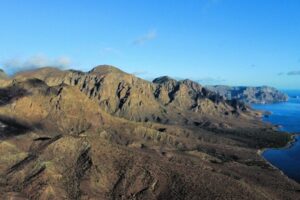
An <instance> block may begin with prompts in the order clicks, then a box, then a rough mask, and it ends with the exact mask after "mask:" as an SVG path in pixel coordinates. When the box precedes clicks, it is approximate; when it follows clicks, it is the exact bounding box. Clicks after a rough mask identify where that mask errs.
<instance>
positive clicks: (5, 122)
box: [0, 115, 41, 139]
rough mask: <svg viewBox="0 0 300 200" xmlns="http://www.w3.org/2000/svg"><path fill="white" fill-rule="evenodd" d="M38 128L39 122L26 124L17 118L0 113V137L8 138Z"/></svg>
mask: <svg viewBox="0 0 300 200" xmlns="http://www.w3.org/2000/svg"><path fill="white" fill-rule="evenodd" d="M39 128H41V125H40V124H34V125H27V124H25V123H22V122H20V121H18V120H17V119H14V118H11V117H6V116H3V115H0V139H8V138H11V137H14V136H18V135H22V134H25V133H27V132H29V131H32V130H34V129H39Z"/></svg>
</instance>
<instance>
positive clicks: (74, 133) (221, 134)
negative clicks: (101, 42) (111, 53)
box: [0, 66, 300, 200]
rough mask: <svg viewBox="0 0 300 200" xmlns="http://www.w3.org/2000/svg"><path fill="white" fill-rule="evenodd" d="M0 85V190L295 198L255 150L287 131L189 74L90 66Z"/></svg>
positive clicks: (5, 193) (290, 184) (17, 195)
mask: <svg viewBox="0 0 300 200" xmlns="http://www.w3.org/2000/svg"><path fill="white" fill-rule="evenodd" d="M0 85H1V88H0V122H1V123H0V139H1V141H0V197H1V199H251V200H253V199H299V196H300V185H299V184H298V183H296V182H294V181H292V180H290V179H288V178H287V177H286V176H284V175H283V174H282V173H281V172H280V171H278V170H277V169H274V168H272V167H271V166H270V165H269V164H268V163H266V162H265V161H264V160H263V159H262V158H261V157H260V156H259V155H258V154H257V151H258V150H259V149H262V148H267V147H281V146H284V145H285V144H286V143H287V142H288V141H289V140H290V137H289V135H288V134H285V133H280V132H278V131H276V129H274V127H272V126H270V125H267V124H264V123H262V122H261V121H260V120H259V116H260V115H261V114H260V113H258V112H255V111H253V110H251V109H250V108H249V107H248V106H247V105H245V104H244V103H241V102H239V101H236V100H232V101H229V100H225V99H224V98H222V97H220V96H219V95H217V94H216V93H214V92H211V91H209V90H207V89H206V88H205V87H202V86H201V85H199V84H197V83H195V82H193V81H190V80H183V81H176V80H173V79H171V78H169V77H160V78H157V79H155V80H154V81H153V83H151V82H148V81H145V80H142V79H139V78H137V77H135V76H133V75H131V74H127V73H125V72H122V71H121V70H119V69H117V68H114V67H112V66H99V67H96V68H94V69H93V70H91V71H90V72H86V73H85V72H80V71H74V70H68V71H60V70H58V69H54V68H43V69H40V70H35V71H29V72H23V73H20V74H17V75H16V76H14V77H12V78H10V79H7V78H5V79H2V80H0Z"/></svg>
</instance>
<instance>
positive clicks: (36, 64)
mask: <svg viewBox="0 0 300 200" xmlns="http://www.w3.org/2000/svg"><path fill="white" fill-rule="evenodd" d="M71 63H72V61H71V59H70V58H69V57H66V56H61V57H58V58H49V57H47V56H45V55H43V54H37V55H34V56H31V57H28V58H22V57H13V58H10V59H7V60H5V61H3V62H2V65H3V67H4V68H5V69H6V70H8V71H11V72H13V73H15V72H18V71H24V70H30V69H37V68H41V67H47V66H48V67H49V66H51V67H58V68H62V69H66V68H68V67H70V65H71Z"/></svg>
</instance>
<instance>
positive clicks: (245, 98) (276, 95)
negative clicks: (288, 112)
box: [206, 85, 288, 104]
mask: <svg viewBox="0 0 300 200" xmlns="http://www.w3.org/2000/svg"><path fill="white" fill-rule="evenodd" d="M206 87H207V88H208V89H209V90H211V91H214V92H216V93H218V94H219V95H220V96H222V97H223V98H224V99H227V100H232V99H236V100H239V101H242V102H245V103H248V104H251V103H256V104H268V103H278V102H284V101H287V100H288V95H286V94H284V93H283V92H280V91H278V90H277V89H275V88H273V87H268V86H262V87H242V86H240V87H230V86H223V85H217V86H206Z"/></svg>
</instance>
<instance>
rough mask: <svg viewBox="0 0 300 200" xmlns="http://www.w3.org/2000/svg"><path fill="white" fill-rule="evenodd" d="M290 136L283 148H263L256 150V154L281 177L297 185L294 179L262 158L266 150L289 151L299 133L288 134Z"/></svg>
mask: <svg viewBox="0 0 300 200" xmlns="http://www.w3.org/2000/svg"><path fill="white" fill-rule="evenodd" d="M290 134H291V135H292V138H291V140H290V141H289V142H288V143H287V144H286V145H285V146H284V147H279V148H263V149H258V150H257V154H258V155H259V156H260V157H261V158H262V159H263V160H264V161H265V162H266V163H268V164H269V165H270V166H271V167H272V168H273V169H275V170H278V171H279V173H280V174H281V175H283V176H284V177H286V178H288V179H289V180H291V181H294V182H296V183H298V184H300V182H298V181H296V180H295V179H293V178H292V177H289V176H288V175H287V174H285V173H284V171H283V170H281V169H279V168H278V167H276V166H275V165H273V164H272V163H271V162H269V161H268V160H267V159H266V158H265V157H264V156H263V153H264V152H265V151H266V150H268V149H276V150H284V149H289V148H291V147H292V146H293V145H294V143H296V142H297V141H298V140H297V136H300V134H299V133H290Z"/></svg>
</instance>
